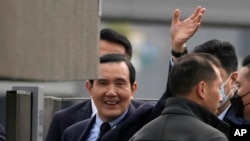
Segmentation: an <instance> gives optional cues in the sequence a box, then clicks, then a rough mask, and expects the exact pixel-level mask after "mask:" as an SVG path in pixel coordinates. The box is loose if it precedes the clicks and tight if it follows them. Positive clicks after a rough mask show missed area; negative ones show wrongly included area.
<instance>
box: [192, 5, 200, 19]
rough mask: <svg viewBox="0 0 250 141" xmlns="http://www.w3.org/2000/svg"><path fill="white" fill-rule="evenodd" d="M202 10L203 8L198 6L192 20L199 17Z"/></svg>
mask: <svg viewBox="0 0 250 141" xmlns="http://www.w3.org/2000/svg"><path fill="white" fill-rule="evenodd" d="M201 9H202V7H201V6H197V7H196V9H195V11H194V12H193V14H192V15H191V16H190V18H191V19H194V18H195V17H197V15H199V13H200V11H201Z"/></svg>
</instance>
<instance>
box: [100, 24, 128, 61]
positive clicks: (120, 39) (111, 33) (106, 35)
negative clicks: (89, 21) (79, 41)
mask: <svg viewBox="0 0 250 141" xmlns="http://www.w3.org/2000/svg"><path fill="white" fill-rule="evenodd" d="M100 39H101V40H105V41H108V42H111V43H116V44H119V45H122V46H123V47H124V49H125V54H126V55H127V56H128V57H129V59H131V58H132V46H131V43H130V41H129V40H128V38H127V37H126V36H124V35H122V34H120V33H118V32H116V31H115V30H112V29H109V28H104V29H102V30H101V34H100Z"/></svg>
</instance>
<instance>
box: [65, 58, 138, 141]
mask: <svg viewBox="0 0 250 141" xmlns="http://www.w3.org/2000/svg"><path fill="white" fill-rule="evenodd" d="M86 88H87V90H88V92H89V94H90V97H91V98H92V99H93V101H94V103H95V105H96V108H97V111H98V112H97V114H96V115H95V116H94V117H92V118H90V119H87V120H85V121H84V122H85V123H86V125H83V126H82V125H81V124H80V125H79V126H78V125H77V126H76V130H74V132H68V131H67V129H66V130H65V134H64V136H63V140H72V141H76V140H78V139H79V138H80V135H81V133H84V132H86V134H84V135H86V136H84V137H83V138H84V139H82V140H89V141H94V140H97V139H98V138H101V137H100V133H101V130H100V127H101V125H102V124H103V123H108V124H109V125H108V126H110V127H109V128H110V129H111V128H116V127H117V126H118V125H119V124H120V123H122V122H123V121H124V120H126V119H127V118H128V117H129V116H131V115H132V114H133V113H134V111H135V107H134V106H133V104H130V103H131V98H132V97H133V96H134V94H135V92H136V90H137V84H136V82H135V69H134V67H133V65H132V63H131V62H130V61H129V60H128V59H127V58H126V57H125V56H124V55H121V54H105V55H103V56H101V57H100V76H99V79H97V80H88V81H87V82H86ZM79 123H81V122H79ZM73 126H74V125H73ZM69 128H70V127H69ZM104 136H105V135H104Z"/></svg>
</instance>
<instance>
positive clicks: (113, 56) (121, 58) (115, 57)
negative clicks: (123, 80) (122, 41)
mask: <svg viewBox="0 0 250 141" xmlns="http://www.w3.org/2000/svg"><path fill="white" fill-rule="evenodd" d="M121 62H124V63H125V64H126V65H127V67H128V70H129V80H130V85H131V86H132V85H133V84H134V83H135V78H136V71H135V68H134V66H133V64H132V63H131V61H130V60H129V59H128V58H127V56H125V55H123V54H118V53H108V54H104V55H102V56H101V57H100V63H101V64H107V63H121ZM90 83H91V84H92V85H93V80H90Z"/></svg>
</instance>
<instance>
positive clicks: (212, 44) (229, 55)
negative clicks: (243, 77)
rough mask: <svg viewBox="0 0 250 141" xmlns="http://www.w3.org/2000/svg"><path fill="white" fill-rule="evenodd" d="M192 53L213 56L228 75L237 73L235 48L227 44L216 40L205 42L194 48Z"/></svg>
mask: <svg viewBox="0 0 250 141" xmlns="http://www.w3.org/2000/svg"><path fill="white" fill-rule="evenodd" d="M194 52H196V53H198V52H203V53H208V54H211V55H213V56H215V57H216V58H217V59H218V60H219V61H220V62H221V65H222V67H223V68H224V69H225V70H226V72H227V73H228V75H229V74H230V73H232V72H235V71H237V68H238V59H237V55H236V52H235V47H234V46H233V45H232V44H231V43H229V42H225V41H224V42H221V41H219V40H217V39H213V40H210V41H207V42H205V43H203V44H201V45H198V46H196V47H195V48H194Z"/></svg>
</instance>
